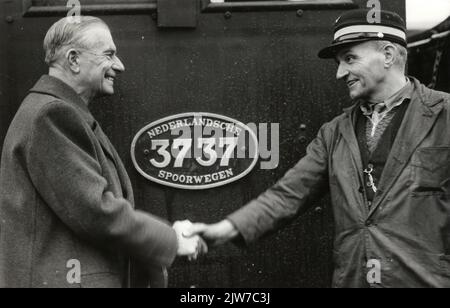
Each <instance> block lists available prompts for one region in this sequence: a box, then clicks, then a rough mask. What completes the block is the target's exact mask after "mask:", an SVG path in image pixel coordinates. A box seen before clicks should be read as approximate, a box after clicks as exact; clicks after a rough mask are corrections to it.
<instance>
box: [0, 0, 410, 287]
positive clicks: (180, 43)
mask: <svg viewBox="0 0 450 308" xmlns="http://www.w3.org/2000/svg"><path fill="white" fill-rule="evenodd" d="M41 2H42V1H41ZM116 2H117V1H116ZM355 3H356V4H358V5H360V6H363V5H365V1H355ZM382 3H383V5H385V7H386V8H389V9H395V10H396V11H398V12H400V13H401V14H402V15H403V16H404V3H403V1H392V0H390V1H382ZM97 4H98V1H97ZM298 9H300V7H299V6H295V7H292V9H283V10H270V9H267V10H237V11H230V12H232V17H231V18H228V19H226V18H224V13H225V12H226V11H227V10H219V9H217V11H214V10H212V11H209V12H204V13H200V14H199V16H198V25H197V27H196V28H195V29H160V28H158V27H157V23H156V21H155V20H153V19H152V18H151V17H150V12H149V13H148V14H135V15H133V16H132V17H131V16H128V15H126V14H124V15H114V14H108V16H103V17H102V18H103V19H104V20H105V21H106V22H107V23H108V25H110V28H111V29H112V32H113V37H114V39H115V43H116V45H117V47H118V54H119V56H120V57H121V59H122V60H123V62H124V64H125V66H126V72H125V73H124V74H122V75H121V76H120V77H119V78H118V80H117V81H116V94H115V95H114V96H113V97H108V98H104V99H100V100H98V101H96V102H94V103H93V104H92V106H91V109H92V110H93V113H94V115H95V116H96V118H97V119H98V121H99V122H100V123H101V125H102V127H103V129H104V131H105V132H106V133H107V135H108V136H110V139H111V141H112V143H113V144H114V145H115V147H116V148H117V150H118V152H119V154H120V156H121V157H122V158H123V161H124V163H125V165H126V167H127V170H128V172H129V174H130V177H131V179H132V183H133V188H134V191H135V199H136V206H137V207H138V208H139V209H141V210H145V211H148V212H150V213H152V214H154V215H158V216H161V217H164V218H166V219H167V220H168V221H171V222H173V221H175V220H179V219H190V220H192V221H202V222H207V223H209V222H216V221H218V220H220V219H223V218H224V217H225V216H226V215H227V214H229V213H230V212H232V211H233V210H235V209H238V208H239V207H241V206H242V205H243V204H245V203H246V202H248V201H250V200H251V199H252V198H254V197H256V196H257V195H258V194H259V193H261V192H263V191H264V190H265V189H267V188H268V187H269V186H270V185H272V184H273V183H274V182H275V181H276V180H277V179H278V178H280V177H281V176H282V175H283V174H284V173H285V172H286V171H287V170H288V169H289V168H290V167H292V166H293V165H294V164H295V163H296V162H297V161H298V160H299V159H300V158H301V157H302V156H303V155H304V154H305V151H306V146H307V144H308V142H310V141H311V140H312V139H313V138H314V137H315V135H316V134H317V131H318V130H319V128H320V126H321V125H322V124H323V123H325V122H327V121H329V120H331V119H332V118H333V117H335V116H337V115H338V114H340V113H341V110H342V108H343V107H346V106H348V105H349V104H350V103H349V100H348V94H347V91H346V89H345V86H344V85H343V84H340V83H338V82H337V81H336V80H335V77H334V76H335V69H336V66H335V63H334V61H331V60H330V61H326V60H320V59H318V57H317V52H318V50H319V49H320V48H321V47H323V46H325V45H327V44H328V43H329V42H330V41H331V27H332V24H333V22H334V21H335V20H336V18H337V16H338V15H339V14H341V13H342V12H343V10H344V9H343V8H333V7H328V8H326V9H321V8H320V7H313V8H304V9H303V14H302V16H301V18H299V16H298V13H297V11H298ZM21 10H22V7H21V6H20V5H17V7H16V14H13V16H16V17H15V18H17V19H16V21H15V22H14V23H11V24H7V23H6V22H5V21H4V17H3V19H2V20H3V21H2V22H0V24H1V25H0V35H1V39H2V44H1V47H0V56H1V60H0V61H1V62H0V108H1V109H0V110H1V111H0V112H1V115H0V116H1V126H0V129H1V131H0V140H1V141H3V138H4V135H5V134H6V129H7V126H8V124H9V121H10V120H11V117H12V116H13V114H14V113H15V111H16V110H17V108H18V106H19V104H20V102H21V100H22V99H23V97H24V96H25V94H26V91H27V90H28V89H29V88H30V87H31V86H32V85H33V84H34V83H35V81H36V80H37V79H38V78H39V76H40V75H41V74H43V73H46V72H47V69H46V66H45V64H44V62H43V52H42V47H41V46H42V40H43V37H44V35H45V32H46V31H47V29H48V28H49V27H50V26H51V24H52V23H53V22H55V21H56V20H57V19H58V17H57V16H53V17H25V18H24V17H22V15H21V14H22V11H21ZM60 17H62V16H60ZM4 38H6V44H5V45H4V44H3V42H5V41H4ZM3 59H6V61H4V60H3ZM5 93H6V95H5ZM185 112H211V113H216V114H221V115H224V116H227V117H231V118H233V119H236V120H238V121H241V122H242V123H245V124H247V123H250V122H252V123H280V163H279V166H278V167H277V168H276V169H273V170H262V169H261V168H260V167H259V164H257V166H256V167H255V169H254V170H253V171H252V172H251V173H250V174H249V175H247V176H246V177H244V178H242V179H240V180H239V181H237V182H234V183H231V184H229V185H226V186H222V187H218V188H213V189H209V190H204V191H186V190H180V189H176V188H171V187H164V186H161V185H159V184H156V183H152V182H150V181H148V180H147V179H145V178H144V177H142V176H141V175H140V174H139V173H138V172H137V171H136V170H135V169H134V167H133V163H132V161H131V157H130V146H131V143H132V140H133V137H134V136H135V134H136V133H137V132H138V131H139V130H140V129H141V128H143V127H144V126H146V125H147V124H149V123H151V122H153V121H156V120H158V119H161V118H164V117H167V116H171V115H174V114H179V113H185ZM301 124H303V125H304V126H301ZM300 128H301V129H300ZM299 133H301V136H303V137H304V138H305V140H304V141H303V142H302V141H301V140H299V138H298V136H299ZM302 140H303V139H302ZM324 189H325V190H326V187H325V188H324ZM314 209H316V210H315V211H314ZM319 209H320V210H319ZM332 221H333V218H332V211H331V207H330V205H329V202H328V199H326V198H325V199H322V200H320V201H317V202H314V203H313V204H311V210H310V211H308V212H307V213H306V214H305V215H303V216H302V217H300V218H297V219H295V220H294V221H293V222H292V223H291V224H290V225H289V226H287V227H285V228H284V229H282V230H279V231H277V232H276V233H274V234H271V235H268V236H267V237H265V238H264V239H262V240H260V241H259V242H258V243H255V244H253V245H251V246H250V247H248V248H240V247H238V246H234V245H232V244H227V245H225V246H223V247H219V248H217V249H213V250H212V251H211V253H210V254H209V255H208V256H206V257H204V258H202V259H200V260H199V261H197V262H195V263H188V262H187V261H184V260H177V261H176V262H175V264H174V266H173V267H172V268H171V270H170V272H169V275H170V280H169V285H170V286H171V287H190V286H193V285H195V286H197V287H328V286H330V285H331V276H332V269H333V263H332V254H331V251H332V239H333V222H332ZM133 281H134V285H140V283H141V281H142V280H141V277H140V274H139V273H136V274H135V275H134V276H133Z"/></svg>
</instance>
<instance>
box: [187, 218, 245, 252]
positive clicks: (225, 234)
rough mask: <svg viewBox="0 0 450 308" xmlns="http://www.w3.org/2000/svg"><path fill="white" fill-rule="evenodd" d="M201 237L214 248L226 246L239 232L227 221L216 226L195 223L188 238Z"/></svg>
mask: <svg viewBox="0 0 450 308" xmlns="http://www.w3.org/2000/svg"><path fill="white" fill-rule="evenodd" d="M196 234H197V235H200V236H201V237H202V238H203V239H204V240H205V241H207V242H208V244H212V245H213V246H217V245H221V244H224V243H226V242H228V241H230V240H232V239H233V238H235V237H236V236H237V235H238V234H239V231H238V230H237V229H236V227H235V226H234V225H233V224H232V223H231V222H230V221H229V220H227V219H224V220H222V221H221V222H218V223H216V224H211V225H207V224H203V223H194V224H192V226H191V227H190V228H189V231H188V233H187V234H186V236H193V235H196Z"/></svg>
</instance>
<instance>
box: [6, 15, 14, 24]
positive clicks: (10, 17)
mask: <svg viewBox="0 0 450 308" xmlns="http://www.w3.org/2000/svg"><path fill="white" fill-rule="evenodd" d="M5 20H6V22H7V23H9V24H10V23H13V22H14V17H12V16H6V18H5Z"/></svg>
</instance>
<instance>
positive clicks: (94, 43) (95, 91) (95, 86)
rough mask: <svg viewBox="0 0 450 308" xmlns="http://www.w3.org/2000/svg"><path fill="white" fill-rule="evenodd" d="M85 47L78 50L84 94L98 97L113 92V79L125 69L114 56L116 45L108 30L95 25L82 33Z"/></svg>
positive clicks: (80, 77) (81, 84)
mask: <svg viewBox="0 0 450 308" xmlns="http://www.w3.org/2000/svg"><path fill="white" fill-rule="evenodd" d="M84 45H85V46H86V48H81V49H80V50H79V52H80V54H79V58H80V74H79V76H78V78H79V82H80V86H81V87H82V88H83V89H84V90H83V92H84V95H85V96H89V97H98V96H103V95H112V94H114V81H115V79H116V77H117V75H118V74H120V73H121V72H123V71H124V70H125V67H124V66H123V63H122V62H121V61H120V59H119V58H118V57H117V56H116V46H115V44H114V41H113V39H112V36H111V33H110V31H109V30H108V29H107V28H106V27H104V26H102V25H97V26H95V27H92V28H90V29H89V30H87V31H86V33H85V34H84Z"/></svg>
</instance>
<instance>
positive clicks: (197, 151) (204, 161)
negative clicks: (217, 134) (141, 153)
mask: <svg viewBox="0 0 450 308" xmlns="http://www.w3.org/2000/svg"><path fill="white" fill-rule="evenodd" d="M195 141H197V142H195ZM194 143H196V144H194ZM237 145H238V138H235V137H223V138H198V139H195V140H194V139H184V138H179V139H174V140H173V142H172V145H171V144H170V140H167V139H158V140H152V151H155V150H156V153H157V154H158V155H159V156H160V157H158V158H152V159H151V160H150V163H151V164H152V165H153V166H155V167H157V168H166V167H167V166H169V165H170V163H171V162H172V161H173V159H175V161H174V165H173V167H174V168H181V167H183V162H184V160H185V159H186V158H192V157H194V158H195V160H196V161H197V162H198V163H199V164H200V165H201V166H204V167H210V166H212V165H214V164H215V163H216V162H217V160H218V159H219V158H220V166H228V164H229V161H230V158H233V156H234V152H235V149H236V147H237ZM192 152H194V155H193V156H192Z"/></svg>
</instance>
